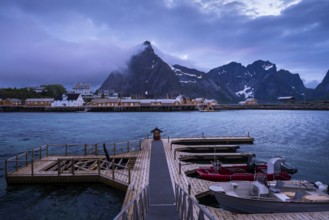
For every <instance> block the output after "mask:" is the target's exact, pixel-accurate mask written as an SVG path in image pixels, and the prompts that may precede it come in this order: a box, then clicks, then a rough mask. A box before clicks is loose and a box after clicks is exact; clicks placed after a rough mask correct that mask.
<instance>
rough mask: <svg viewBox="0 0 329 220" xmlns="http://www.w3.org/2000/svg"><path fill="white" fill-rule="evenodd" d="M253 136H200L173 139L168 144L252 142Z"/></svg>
mask: <svg viewBox="0 0 329 220" xmlns="http://www.w3.org/2000/svg"><path fill="white" fill-rule="evenodd" d="M253 143H254V138H253V137H249V136H248V137H207V138H206V137H202V138H182V139H175V140H172V141H171V142H170V144H178V145H210V144H215V145H216V144H253Z"/></svg>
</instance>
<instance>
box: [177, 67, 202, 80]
mask: <svg viewBox="0 0 329 220" xmlns="http://www.w3.org/2000/svg"><path fill="white" fill-rule="evenodd" d="M171 69H172V70H173V71H174V72H175V73H176V75H177V76H188V77H195V78H198V79H202V75H200V76H198V75H195V74H191V73H186V72H183V71H182V70H181V69H177V68H174V67H172V66H171Z"/></svg>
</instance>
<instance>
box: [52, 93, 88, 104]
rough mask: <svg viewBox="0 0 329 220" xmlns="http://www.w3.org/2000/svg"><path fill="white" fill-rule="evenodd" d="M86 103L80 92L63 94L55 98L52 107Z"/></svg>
mask: <svg viewBox="0 0 329 220" xmlns="http://www.w3.org/2000/svg"><path fill="white" fill-rule="evenodd" d="M84 103H85V102H84V100H83V98H82V96H81V95H80V94H63V95H59V96H58V97H56V98H55V99H54V101H53V103H52V104H51V107H65V106H67V107H75V106H83V104H84Z"/></svg>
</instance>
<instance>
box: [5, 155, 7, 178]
mask: <svg viewBox="0 0 329 220" xmlns="http://www.w3.org/2000/svg"><path fill="white" fill-rule="evenodd" d="M7 163H8V162H7V159H5V177H7V176H8V164H7Z"/></svg>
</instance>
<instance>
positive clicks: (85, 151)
mask: <svg viewBox="0 0 329 220" xmlns="http://www.w3.org/2000/svg"><path fill="white" fill-rule="evenodd" d="M85 156H87V144H85Z"/></svg>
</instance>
